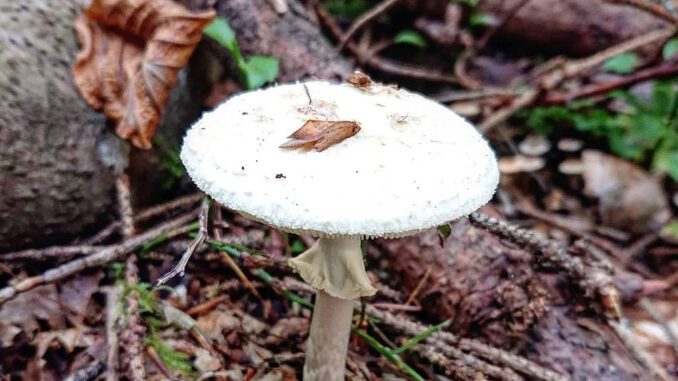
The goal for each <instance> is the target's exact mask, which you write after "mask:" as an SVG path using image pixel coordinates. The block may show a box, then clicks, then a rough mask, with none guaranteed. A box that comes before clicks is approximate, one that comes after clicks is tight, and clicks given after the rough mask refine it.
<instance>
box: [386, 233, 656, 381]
mask: <svg viewBox="0 0 678 381" xmlns="http://www.w3.org/2000/svg"><path fill="white" fill-rule="evenodd" d="M377 246H378V247H379V248H380V249H381V250H380V252H381V254H382V255H384V256H386V258H388V267H389V271H391V272H393V271H395V272H396V273H397V274H398V275H399V276H400V277H401V280H402V284H403V286H404V288H405V293H406V294H407V293H409V292H412V290H414V289H415V288H416V286H417V285H418V284H419V283H420V282H421V281H422V279H423V278H424V277H425V274H426V272H427V270H428V269H429V268H430V271H431V273H430V275H429V277H428V280H427V281H426V283H424V285H423V287H422V288H421V291H420V293H419V296H418V297H417V300H418V301H419V302H420V303H421V305H422V307H423V310H424V311H426V312H427V313H430V314H431V315H432V317H433V319H432V320H433V321H442V320H445V319H451V321H452V324H451V328H450V329H451V331H452V332H454V333H456V334H459V335H460V336H464V337H474V338H478V339H480V340H482V341H484V342H486V343H489V344H492V345H495V346H499V347H502V348H504V349H510V350H512V351H515V352H517V353H518V354H520V355H522V356H525V357H527V358H528V359H530V360H534V361H536V362H538V363H539V364H541V365H543V366H545V367H547V368H550V369H552V370H555V371H557V372H559V373H561V374H564V375H566V376H567V377H568V379H573V380H615V381H618V380H646V379H650V378H649V376H647V375H646V374H645V373H644V371H643V369H642V367H641V366H640V365H639V364H638V362H637V361H636V360H635V359H634V358H633V357H632V356H630V355H629V353H628V351H627V350H626V349H625V348H624V347H623V345H622V343H621V342H620V341H619V339H618V338H617V337H616V336H615V334H614V333H613V331H612V330H611V329H610V327H609V326H607V325H606V324H605V323H604V321H605V319H604V317H602V316H599V314H598V313H597V312H595V311H596V308H590V307H591V304H593V302H592V301H587V300H582V299H581V295H580V294H579V293H578V291H577V289H576V286H574V285H573V284H571V283H570V282H568V281H567V280H566V279H564V278H563V277H562V276H560V275H558V274H557V272H555V271H554V272H547V271H544V270H539V271H537V270H535V267H536V266H535V261H534V260H533V255H532V254H531V253H528V252H526V251H524V250H522V249H521V248H517V247H512V246H509V245H508V244H506V243H504V242H503V241H501V240H500V239H498V238H496V237H495V236H493V235H492V234H490V233H488V232H486V231H484V230H479V229H477V228H474V227H472V226H471V225H470V224H469V223H468V222H466V221H460V222H458V223H456V224H454V225H453V232H452V235H451V236H450V237H449V238H448V239H447V241H446V242H445V246H444V247H441V246H440V241H439V238H438V236H437V234H436V232H435V231H433V232H426V233H423V234H420V235H418V236H414V237H410V238H404V239H398V240H380V241H377Z"/></svg>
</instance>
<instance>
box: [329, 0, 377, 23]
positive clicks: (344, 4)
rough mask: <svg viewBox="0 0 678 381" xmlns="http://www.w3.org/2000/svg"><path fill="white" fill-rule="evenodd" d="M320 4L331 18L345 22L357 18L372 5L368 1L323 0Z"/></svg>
mask: <svg viewBox="0 0 678 381" xmlns="http://www.w3.org/2000/svg"><path fill="white" fill-rule="evenodd" d="M322 4H323V6H324V7H325V9H327V11H328V12H329V13H330V14H332V16H334V17H339V18H341V19H345V20H353V19H355V18H357V17H358V16H360V15H361V14H363V13H365V12H366V11H367V10H368V9H370V6H371V5H372V4H371V2H370V1H368V0H323V1H322Z"/></svg>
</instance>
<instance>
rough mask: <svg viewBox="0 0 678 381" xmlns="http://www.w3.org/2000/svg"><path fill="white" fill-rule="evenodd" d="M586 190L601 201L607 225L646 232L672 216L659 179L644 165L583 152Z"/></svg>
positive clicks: (588, 151) (602, 218)
mask: <svg viewBox="0 0 678 381" xmlns="http://www.w3.org/2000/svg"><path fill="white" fill-rule="evenodd" d="M582 162H583V164H584V165H583V169H584V171H583V173H582V176H583V178H584V182H585V187H584V193H585V194H586V195H588V196H589V197H594V198H596V199H597V200H598V213H599V214H600V218H601V220H602V223H603V224H604V225H608V226H612V227H615V228H618V229H622V230H628V231H631V232H633V233H638V234H643V233H647V232H650V231H656V230H658V229H659V228H660V227H661V226H662V225H663V224H664V223H665V222H666V221H667V220H668V219H669V218H670V217H671V211H670V209H669V205H668V201H667V196H666V194H665V193H664V190H663V189H662V186H661V184H660V182H659V180H658V179H657V178H655V177H653V176H650V175H649V174H648V173H647V172H645V171H644V170H643V169H641V168H640V167H638V166H636V165H633V164H631V163H629V162H627V161H624V160H622V159H619V158H617V157H614V156H610V155H606V154H604V153H602V152H598V151H594V150H586V151H584V152H583V154H582Z"/></svg>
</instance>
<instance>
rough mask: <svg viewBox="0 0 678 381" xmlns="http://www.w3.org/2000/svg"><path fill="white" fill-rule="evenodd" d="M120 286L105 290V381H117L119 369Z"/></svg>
mask: <svg viewBox="0 0 678 381" xmlns="http://www.w3.org/2000/svg"><path fill="white" fill-rule="evenodd" d="M119 301H120V286H117V285H116V286H111V287H109V288H108V289H107V290H106V346H107V347H108V352H107V355H106V381H118V371H119V368H120V356H119V354H120V345H119V342H118V321H119V319H120V315H121V311H120V307H121V305H120V303H119Z"/></svg>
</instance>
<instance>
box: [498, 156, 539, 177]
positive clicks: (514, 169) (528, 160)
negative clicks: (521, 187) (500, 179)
mask: <svg viewBox="0 0 678 381" xmlns="http://www.w3.org/2000/svg"><path fill="white" fill-rule="evenodd" d="M544 165H545V162H544V159H542V158H541V157H534V156H523V155H515V156H506V157H502V158H501V159H499V171H500V172H501V173H507V174H511V173H520V172H535V171H538V170H540V169H542V168H544Z"/></svg>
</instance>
